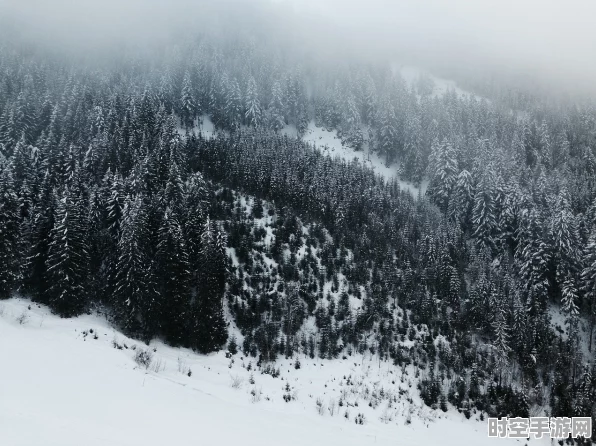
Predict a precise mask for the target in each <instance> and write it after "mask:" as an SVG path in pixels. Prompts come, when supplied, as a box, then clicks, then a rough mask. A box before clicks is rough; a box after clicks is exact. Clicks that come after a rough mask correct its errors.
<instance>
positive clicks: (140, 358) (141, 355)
mask: <svg viewBox="0 0 596 446" xmlns="http://www.w3.org/2000/svg"><path fill="white" fill-rule="evenodd" d="M120 348H122V347H120ZM134 360H135V362H136V363H137V364H138V365H139V366H140V367H145V368H146V369H148V368H149V367H150V366H151V362H152V361H153V353H151V352H150V351H149V350H143V349H141V348H138V349H137V350H136V351H135V356H134Z"/></svg>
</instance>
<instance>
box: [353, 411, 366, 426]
mask: <svg viewBox="0 0 596 446" xmlns="http://www.w3.org/2000/svg"><path fill="white" fill-rule="evenodd" d="M354 422H355V423H356V424H360V425H363V424H364V423H365V422H366V418H365V417H364V414H362V413H359V414H358V415H356V418H354Z"/></svg>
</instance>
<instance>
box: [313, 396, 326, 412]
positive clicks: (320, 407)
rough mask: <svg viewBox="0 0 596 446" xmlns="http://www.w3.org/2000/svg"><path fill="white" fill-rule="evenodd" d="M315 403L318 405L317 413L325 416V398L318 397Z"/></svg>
mask: <svg viewBox="0 0 596 446" xmlns="http://www.w3.org/2000/svg"><path fill="white" fill-rule="evenodd" d="M315 404H316V407H317V413H318V414H319V415H321V416H323V415H324V414H325V404H324V403H323V400H322V399H321V398H317V401H316V402H315Z"/></svg>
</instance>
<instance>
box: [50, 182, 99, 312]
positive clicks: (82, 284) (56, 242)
mask: <svg viewBox="0 0 596 446" xmlns="http://www.w3.org/2000/svg"><path fill="white" fill-rule="evenodd" d="M87 215H88V212H87V209H86V206H85V200H84V198H83V196H81V194H80V193H78V191H77V190H76V188H75V187H72V188H68V187H66V188H65V189H64V191H63V192H62V194H61V195H60V198H59V199H58V202H57V204H56V210H55V216H54V227H53V228H52V231H51V233H50V243H49V250H48V258H47V277H48V285H49V288H48V290H47V293H48V297H49V304H50V307H51V308H52V310H53V311H55V312H56V313H57V314H59V315H60V316H62V317H71V316H75V315H77V314H80V313H81V312H82V311H83V310H84V309H85V308H86V306H87V304H88V294H87V288H86V283H87V279H88V277H87V274H88V268H89V252H88V245H87V226H88V225H87Z"/></svg>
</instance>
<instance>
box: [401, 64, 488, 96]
mask: <svg viewBox="0 0 596 446" xmlns="http://www.w3.org/2000/svg"><path fill="white" fill-rule="evenodd" d="M392 70H393V72H394V73H399V74H400V75H401V77H402V78H403V79H404V80H405V81H406V83H407V84H408V85H410V86H412V85H416V83H417V82H418V80H419V79H420V77H421V76H428V77H429V78H430V79H432V81H433V84H434V88H433V92H432V96H433V97H441V96H443V95H445V93H447V92H449V91H454V92H455V93H456V94H457V95H458V96H460V97H474V98H476V99H477V100H482V99H485V98H482V97H481V96H478V95H477V94H475V93H472V92H469V91H466V90H463V89H461V88H460V87H458V86H457V84H456V83H455V81H452V80H449V79H443V78H440V77H437V76H435V75H433V74H431V73H430V72H428V71H426V70H423V69H421V68H419V67H414V66H410V65H404V66H400V65H398V64H394V65H393V66H392ZM485 100H488V99H485Z"/></svg>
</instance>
